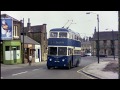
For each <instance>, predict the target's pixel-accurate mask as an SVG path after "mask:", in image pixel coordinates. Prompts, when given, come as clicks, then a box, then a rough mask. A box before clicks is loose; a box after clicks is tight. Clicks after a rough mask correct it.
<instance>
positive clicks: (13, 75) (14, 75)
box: [12, 71, 28, 76]
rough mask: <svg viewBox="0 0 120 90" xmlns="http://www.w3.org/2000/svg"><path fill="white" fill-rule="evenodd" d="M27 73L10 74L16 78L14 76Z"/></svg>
mask: <svg viewBox="0 0 120 90" xmlns="http://www.w3.org/2000/svg"><path fill="white" fill-rule="evenodd" d="M27 72H28V71H25V72H20V73H16V74H12V76H16V75H19V74H23V73H27Z"/></svg>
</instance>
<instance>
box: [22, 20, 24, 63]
mask: <svg viewBox="0 0 120 90" xmlns="http://www.w3.org/2000/svg"><path fill="white" fill-rule="evenodd" d="M22 30H23V47H22V48H23V49H22V50H23V57H22V59H23V63H24V18H23V20H22Z"/></svg>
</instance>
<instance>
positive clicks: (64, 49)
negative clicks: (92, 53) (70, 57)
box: [58, 47, 67, 55]
mask: <svg viewBox="0 0 120 90" xmlns="http://www.w3.org/2000/svg"><path fill="white" fill-rule="evenodd" d="M58 55H67V47H58Z"/></svg>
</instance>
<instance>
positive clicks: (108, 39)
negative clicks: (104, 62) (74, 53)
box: [91, 30, 118, 56]
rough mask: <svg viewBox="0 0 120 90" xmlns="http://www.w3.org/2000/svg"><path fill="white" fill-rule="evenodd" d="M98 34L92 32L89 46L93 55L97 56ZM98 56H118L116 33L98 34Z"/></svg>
mask: <svg viewBox="0 0 120 90" xmlns="http://www.w3.org/2000/svg"><path fill="white" fill-rule="evenodd" d="M97 42H98V32H96V30H95V32H94V35H93V38H92V42H91V46H92V50H93V53H94V54H95V55H96V54H97ZM93 46H94V47H93ZM99 46H100V50H99V54H106V55H107V56H111V55H112V56H113V55H114V54H115V55H116V56H117V55H118V31H102V32H99Z"/></svg>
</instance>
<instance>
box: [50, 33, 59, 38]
mask: <svg viewBox="0 0 120 90" xmlns="http://www.w3.org/2000/svg"><path fill="white" fill-rule="evenodd" d="M50 37H58V33H57V32H51V33H50Z"/></svg>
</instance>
